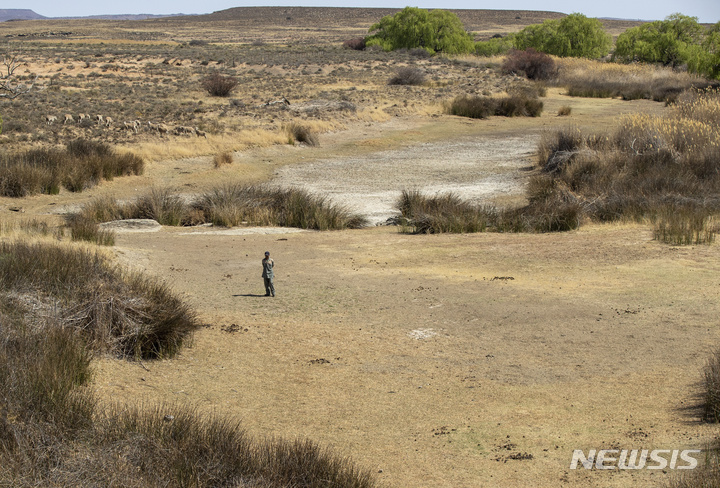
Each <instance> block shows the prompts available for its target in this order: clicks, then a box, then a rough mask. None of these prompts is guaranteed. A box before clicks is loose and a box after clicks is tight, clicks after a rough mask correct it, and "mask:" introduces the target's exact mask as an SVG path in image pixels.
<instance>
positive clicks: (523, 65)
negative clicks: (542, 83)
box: [501, 48, 557, 80]
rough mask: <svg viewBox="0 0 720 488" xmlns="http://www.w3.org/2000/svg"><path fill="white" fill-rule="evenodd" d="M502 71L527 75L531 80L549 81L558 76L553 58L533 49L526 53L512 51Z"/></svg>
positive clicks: (506, 58) (527, 50)
mask: <svg viewBox="0 0 720 488" xmlns="http://www.w3.org/2000/svg"><path fill="white" fill-rule="evenodd" d="M501 70H502V72H503V73H513V74H517V75H520V74H522V75H525V76H526V77H527V78H528V79H529V80H549V79H552V78H553V77H555V75H556V74H557V68H556V67H555V61H554V60H553V58H551V57H550V56H548V55H547V54H545V53H540V52H537V51H536V50H535V49H533V48H528V49H526V50H525V51H518V50H516V49H512V50H510V51H509V52H508V53H507V55H506V56H505V62H504V63H503V65H502V68H501Z"/></svg>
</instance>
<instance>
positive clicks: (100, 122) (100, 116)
mask: <svg viewBox="0 0 720 488" xmlns="http://www.w3.org/2000/svg"><path fill="white" fill-rule="evenodd" d="M95 120H97V123H98V125H103V124H104V123H105V117H103V116H102V115H96V116H95Z"/></svg>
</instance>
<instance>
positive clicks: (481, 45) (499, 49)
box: [475, 36, 513, 57]
mask: <svg viewBox="0 0 720 488" xmlns="http://www.w3.org/2000/svg"><path fill="white" fill-rule="evenodd" d="M512 47H513V38H512V36H506V37H502V36H501V37H492V38H491V39H488V40H487V41H478V42H476V43H475V54H476V55H478V56H487V57H490V56H499V55H501V54H505V53H507V52H508V51H510V49H512Z"/></svg>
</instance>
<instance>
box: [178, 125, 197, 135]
mask: <svg viewBox="0 0 720 488" xmlns="http://www.w3.org/2000/svg"><path fill="white" fill-rule="evenodd" d="M175 134H176V135H181V134H190V135H192V134H195V129H193V128H192V127H187V126H182V125H178V126H177V127H175Z"/></svg>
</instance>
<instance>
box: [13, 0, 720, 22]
mask: <svg viewBox="0 0 720 488" xmlns="http://www.w3.org/2000/svg"><path fill="white" fill-rule="evenodd" d="M498 3H499V2H497V1H488V0H442V1H440V0H415V1H414V2H412V1H410V0H369V1H368V0H366V1H358V0H355V1H353V0H251V1H249V2H245V3H243V2H242V0H205V1H202V2H199V1H197V0H152V1H148V0H122V1H119V2H118V1H116V2H102V1H97V0H63V1H58V0H3V1H2V5H0V8H3V9H5V8H24V9H31V10H33V11H35V12H36V13H38V14H40V15H44V16H46V17H71V16H73V17H74V16H86V15H102V14H175V13H184V14H203V13H211V12H214V11H217V10H224V9H227V8H232V7H254V6H283V7H285V6H302V7H390V8H393V7H397V8H403V7H406V6H408V5H410V6H413V7H420V8H426V9H433V8H444V9H497V8H498V7H499V5H498ZM502 8H503V9H507V10H546V11H554V12H563V13H566V14H570V13H574V12H577V13H581V14H584V15H586V16H588V17H612V18H620V19H633V20H635V19H641V20H662V19H664V18H665V17H667V16H668V15H670V14H673V13H677V12H680V13H682V14H685V15H690V16H692V17H697V18H698V20H699V21H700V22H703V23H713V24H714V23H716V22H718V21H720V0H684V1H682V2H678V1H677V0H674V1H669V0H653V1H650V2H643V1H639V0H595V1H587V0H505V1H503V2H502Z"/></svg>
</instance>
